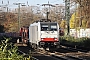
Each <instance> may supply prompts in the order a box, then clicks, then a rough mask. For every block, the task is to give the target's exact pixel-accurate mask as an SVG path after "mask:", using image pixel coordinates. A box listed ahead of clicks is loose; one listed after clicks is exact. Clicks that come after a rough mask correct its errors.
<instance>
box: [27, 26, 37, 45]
mask: <svg viewBox="0 0 90 60" xmlns="http://www.w3.org/2000/svg"><path fill="white" fill-rule="evenodd" d="M29 31H30V33H29V35H30V36H29V42H31V43H33V44H37V39H38V32H37V31H38V30H37V26H30V28H29Z"/></svg>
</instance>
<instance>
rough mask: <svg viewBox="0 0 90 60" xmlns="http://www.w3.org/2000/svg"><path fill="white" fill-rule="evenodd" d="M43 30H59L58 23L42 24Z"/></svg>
mask: <svg viewBox="0 0 90 60" xmlns="http://www.w3.org/2000/svg"><path fill="white" fill-rule="evenodd" d="M41 31H57V24H56V23H53V24H52V23H48V24H41Z"/></svg>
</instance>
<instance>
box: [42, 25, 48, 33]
mask: <svg viewBox="0 0 90 60" xmlns="http://www.w3.org/2000/svg"><path fill="white" fill-rule="evenodd" d="M48 29H49V26H48V25H44V24H42V25H41V31H47V30H48Z"/></svg>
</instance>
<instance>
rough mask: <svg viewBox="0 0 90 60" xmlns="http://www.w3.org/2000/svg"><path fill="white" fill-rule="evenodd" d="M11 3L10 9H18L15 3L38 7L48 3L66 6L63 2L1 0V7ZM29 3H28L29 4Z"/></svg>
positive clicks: (55, 0)
mask: <svg viewBox="0 0 90 60" xmlns="http://www.w3.org/2000/svg"><path fill="white" fill-rule="evenodd" d="M8 1H9V7H10V8H14V7H16V6H15V5H14V4H13V3H25V5H27V4H28V5H29V6H31V5H37V4H40V5H42V4H47V3H48V1H49V3H50V4H64V1H63V0H0V5H6V4H8ZM27 1H28V3H27Z"/></svg>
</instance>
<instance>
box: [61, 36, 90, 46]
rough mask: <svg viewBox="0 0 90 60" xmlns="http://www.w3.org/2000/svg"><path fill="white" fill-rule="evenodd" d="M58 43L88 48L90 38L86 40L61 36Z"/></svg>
mask: <svg viewBox="0 0 90 60" xmlns="http://www.w3.org/2000/svg"><path fill="white" fill-rule="evenodd" d="M60 42H61V43H65V44H69V45H78V46H84V47H89V46H90V38H87V37H83V38H74V37H71V36H63V37H60Z"/></svg>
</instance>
